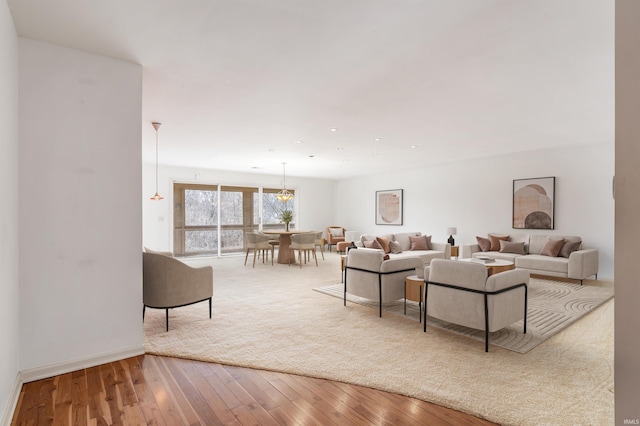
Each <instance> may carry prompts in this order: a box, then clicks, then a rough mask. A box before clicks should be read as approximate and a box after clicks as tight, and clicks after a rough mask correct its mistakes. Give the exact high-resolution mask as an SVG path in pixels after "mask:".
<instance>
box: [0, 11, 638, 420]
mask: <svg viewBox="0 0 640 426" xmlns="http://www.w3.org/2000/svg"><path fill="white" fill-rule="evenodd" d="M618 3H622V4H624V3H625V2H618ZM637 12H638V11H637V9H633V6H630V7H629V9H628V10H625V14H626V16H638V15H633V13H637ZM0 18H1V20H0V22H1V25H2V27H1V28H2V31H3V32H2V35H1V36H0V43H1V44H2V49H0V52H2V53H1V55H2V61H0V62H1V63H2V64H3V66H4V67H6V68H5V70H6V71H7V72H6V73H2V74H1V75H2V79H1V80H0V87H1V88H2V93H7V96H5V97H2V101H1V102H2V103H1V106H0V111H1V112H2V114H0V116H1V117H2V118H1V119H0V120H2V126H0V128H1V129H2V132H3V136H4V137H3V138H1V142H0V144H1V146H2V151H3V158H2V160H0V161H1V166H2V167H0V173H1V177H2V179H0V181H1V182H2V183H1V185H2V188H3V190H4V192H5V193H6V196H7V200H9V202H8V203H6V204H5V205H3V210H2V222H1V226H2V228H1V230H2V236H3V237H2V243H0V244H1V246H0V247H1V248H2V252H3V256H2V268H0V269H1V270H2V277H1V278H2V282H3V286H2V291H3V293H2V294H3V297H0V300H1V301H0V306H1V308H2V309H0V311H2V312H3V313H4V315H6V318H7V320H5V321H1V322H0V334H2V336H3V338H2V339H3V345H0V346H1V347H2V349H0V355H1V357H0V358H2V360H3V362H2V363H1V365H2V368H1V369H0V383H1V385H0V405H1V406H2V407H3V416H2V417H1V418H3V419H4V418H7V413H9V412H10V411H11V407H12V405H13V403H14V397H15V389H16V385H17V384H18V383H19V381H20V374H22V373H29V374H31V377H36V376H38V375H40V376H41V377H44V376H46V374H51V373H55V372H56V371H59V369H60V368H62V369H64V368H68V367H70V366H74V365H76V366H77V365H83V363H95V362H96V361H97V360H100V359H104V360H108V359H109V358H114V357H121V356H125V355H127V354H129V353H130V354H134V353H139V351H140V348H141V346H142V325H141V324H140V306H141V295H140V288H141V285H140V283H141V276H140V270H141V266H140V248H141V247H142V245H143V244H145V245H149V246H153V247H157V248H170V247H171V243H170V235H171V229H170V224H171V214H170V207H169V201H170V198H168V199H167V200H165V201H164V204H151V201H148V197H149V195H151V194H152V193H153V192H154V191H153V189H154V188H153V187H154V183H155V182H154V179H153V173H154V169H153V164H151V163H145V164H143V162H142V157H141V153H140V135H141V134H144V132H143V130H142V128H143V126H148V123H147V121H146V120H144V119H143V116H142V96H141V93H142V69H141V67H140V66H138V65H134V64H129V63H125V62H122V61H117V60H113V59H110V58H106V57H100V56H96V55H91V54H88V53H86V52H80V51H73V50H72V49H66V48H60V47H58V46H53V45H50V44H48V43H41V42H36V41H33V40H29V39H23V38H19V37H18V35H17V33H16V31H15V28H14V27H13V23H12V18H11V14H10V12H9V9H8V7H7V5H6V4H5V3H4V2H3V4H2V5H1V6H0ZM630 53H633V54H636V55H637V53H634V52H633V51H632V50H631V49H630ZM618 60H620V61H622V60H623V59H618ZM25 61H26V62H25ZM19 63H20V68H19ZM627 65H628V64H627ZM23 67H26V68H23ZM76 68H77V69H76ZM19 69H20V71H19ZM25 69H26V70H27V74H24V72H25V71H24V70H25ZM56 70H57V71H60V72H61V73H62V74H63V75H72V76H73V78H69V79H68V80H66V81H65V82H64V84H60V82H59V81H55V79H53V80H52V79H50V77H51V76H52V75H55V71H56ZM78 70H80V71H78ZM87 70H88V71H87ZM86 73H89V74H88V75H91V78H90V79H87V74H86ZM115 76H117V77H115ZM627 78H628V79H629V80H628V81H634V80H633V79H632V77H627ZM25 79H27V80H28V81H37V80H42V84H41V85H40V86H38V87H36V86H34V87H28V88H24V87H21V93H20V94H19V93H18V86H19V84H20V82H21V81H24V80H25ZM92 80H93V81H92ZM96 80H99V81H101V83H104V84H106V86H107V87H108V89H107V90H97V89H96V88H95V85H93V84H92V83H93V82H95V81H96ZM105 82H107V83H105ZM617 84H622V83H620V81H618V82H617ZM611 89H612V90H613V83H612V87H611ZM625 89H626V88H625ZM618 90H620V91H624V90H623V89H622V88H621V89H618ZM87 93H89V95H87ZM87 101H89V102H88V104H83V102H87ZM609 101H610V100H608V101H607V102H609ZM78 105H82V107H79V106H78ZM26 106H30V107H29V108H27V107H26ZM610 106H611V107H613V105H610ZM623 106H624V105H623ZM40 107H41V109H39V108H40ZM105 110H108V111H109V114H108V120H104V118H105V115H104V114H105ZM616 110H617V112H618V114H620V111H621V110H622V109H621V108H617V109H616ZM52 111H55V112H56V114H51V112H52ZM629 117H634V114H628V115H625V116H621V118H617V119H620V120H623V119H624V120H625V121H624V122H622V123H616V124H617V126H616V130H617V133H618V136H617V137H618V139H616V143H615V145H614V142H613V136H614V135H613V133H611V134H610V135H608V137H607V138H603V139H602V140H597V141H594V142H593V143H592V144H589V145H586V146H585V145H580V146H578V145H577V144H572V143H570V142H567V143H566V146H561V147H554V148H546V149H535V148H533V149H532V150H530V151H528V152H520V153H515V152H514V153H511V154H502V155H497V156H491V155H487V156H486V157H484V158H479V159H478V158H476V159H467V160H462V161H451V162H449V163H446V164H438V165H432V166H431V165H430V166H428V167H424V168H410V169H407V170H403V171H399V172H398V171H396V172H386V173H380V174H376V173H372V174H370V175H367V176H362V177H353V178H348V179H340V180H334V179H326V180H325V179H315V178H303V177H296V176H290V177H288V179H287V180H288V182H289V183H290V186H291V187H293V188H295V189H296V191H298V193H299V198H298V200H297V203H298V206H297V207H298V209H297V214H298V219H299V221H300V222H299V226H300V227H301V228H310V229H312V228H315V229H324V228H325V227H326V226H327V225H329V224H340V225H343V226H345V227H347V229H360V230H362V231H363V232H364V231H370V232H380V231H384V230H385V229H386V228H385V227H376V226H375V224H374V208H375V207H374V203H375V199H374V194H375V191H378V190H386V189H402V190H403V192H404V201H405V204H404V218H403V225H402V227H401V228H402V229H411V230H414V229H417V230H420V231H422V232H424V233H429V234H433V236H434V239H435V240H439V241H443V240H445V239H446V237H447V235H446V228H448V227H450V226H455V227H457V229H458V232H459V234H458V235H456V241H457V242H460V243H465V242H472V241H473V240H474V239H475V236H476V235H484V234H486V233H487V232H492V231H502V232H510V231H511V229H510V223H511V211H512V210H511V208H512V207H511V202H512V181H513V179H521V178H533V177H545V176H555V177H556V179H557V180H556V182H557V186H556V202H557V209H556V211H555V213H556V221H557V227H556V230H555V232H558V233H559V234H560V233H561V234H577V235H581V236H582V237H583V239H584V241H585V244H586V245H588V246H589V247H594V248H598V249H599V250H600V265H601V266H600V271H601V272H600V273H601V275H599V278H600V277H601V278H602V279H613V277H614V235H615V236H616V238H615V241H616V245H617V244H620V243H621V242H625V241H626V242H627V243H628V245H627V246H626V247H633V245H632V244H631V243H632V240H633V238H636V237H637V232H638V230H637V226H634V225H633V223H634V222H633V221H632V220H630V219H629V218H628V217H631V216H633V215H634V213H633V212H635V211H636V209H635V208H634V207H635V205H634V203H637V193H635V192H633V188H634V183H637V179H638V173H637V170H636V169H635V168H634V166H633V164H629V163H626V162H624V161H623V160H624V157H625V154H624V152H623V153H620V150H622V149H626V150H628V151H625V152H627V153H628V154H627V157H628V158H637V156H635V157H634V155H635V154H636V153H637V151H636V150H637V148H636V147H635V146H634V145H633V143H635V140H636V139H634V138H633V137H632V136H629V133H631V134H633V133H632V131H626V132H623V131H622V130H624V129H627V128H630V129H632V130H633V129H634V123H633V122H634V121H635V118H629ZM610 119H611V120H613V111H611V117H610ZM113 123H117V125H114V124H113ZM635 129H637V128H635ZM143 143H149V141H148V140H147V139H145V140H144V141H143ZM614 151H617V152H616V153H615V154H616V161H615V163H616V164H615V168H614ZM5 153H6V155H4V154H5ZM420 155H424V156H425V157H428V155H429V153H428V152H423V153H421V154H420ZM629 161H631V160H629ZM114 170H117V173H114ZM614 174H615V175H616V176H618V177H620V176H622V177H623V178H624V180H623V181H621V183H620V184H619V185H618V186H617V188H616V198H615V203H616V206H615V207H616V210H615V215H616V217H615V218H614V200H613V196H612V179H613V175H614ZM174 179H176V180H180V181H188V182H194V181H197V182H207V183H223V184H229V185H238V184H256V183H257V181H258V180H259V183H260V184H263V185H270V186H278V185H279V184H280V176H279V175H276V174H271V175H267V174H264V175H263V174H253V173H238V172H228V171H224V172H223V171H214V170H206V169H192V168H169V167H164V166H162V167H161V168H160V178H159V184H160V190H161V192H163V193H164V194H168V193H170V192H171V189H170V185H171V182H172V180H174ZM140 182H142V185H140V184H139V183H140ZM635 187H637V186H635ZM123 188H124V189H126V190H123ZM629 188H631V189H629ZM24 194H40V196H39V197H32V198H28V197H25V195H24ZM105 199H107V200H111V201H109V202H106V203H105ZM314 199H316V200H321V201H318V202H315V203H312V202H311V201H312V200H314ZM112 200H117V202H112ZM140 200H143V201H142V203H141V201H140ZM444 206H446V208H445V207H444ZM623 207H625V208H626V210H623ZM625 211H628V212H632V213H628V214H624V212H625ZM44 212H46V214H44ZM619 215H620V216H619ZM43 217H44V218H43ZM131 217H134V218H139V219H137V220H133V221H132V220H131V219H130V218H131ZM614 224H615V226H614ZM96 228H103V229H99V230H96ZM399 229H400V228H399ZM616 233H617V235H616ZM70 236H71V238H70ZM636 239H637V238H636ZM630 240H631V241H630ZM616 252H618V253H623V251H618V247H617V246H616ZM631 252H632V250H631V249H630V250H629V253H631ZM107 259H108V261H107ZM33 262H38V265H39V268H32V266H33ZM615 262H616V265H615V267H616V268H623V267H624V268H625V269H623V270H618V269H616V274H615V277H616V280H617V281H619V282H617V283H616V284H617V286H616V317H618V315H623V317H621V318H622V319H623V320H624V321H622V320H621V321H619V322H617V323H616V327H618V326H621V327H622V326H625V330H627V331H628V334H625V333H616V334H617V335H616V340H617V341H620V342H625V343H626V345H627V352H626V353H627V354H628V355H629V358H630V359H636V357H635V355H634V354H637V350H636V347H637V346H636V345H637V338H636V337H635V336H636V334H637V333H635V334H634V333H632V332H631V330H633V328H632V326H633V325H634V324H636V323H637V313H636V310H637V309H635V308H636V307H635V306H634V305H633V304H632V301H633V300H637V298H635V299H634V296H635V295H636V294H637V293H636V290H634V289H633V288H631V287H632V284H634V281H633V276H634V274H633V273H634V272H637V267H638V266H637V265H635V259H633V258H630V259H629V258H627V256H619V257H617V258H616V259H615ZM618 262H624V264H618ZM32 269H37V270H32ZM624 271H630V272H627V273H626V274H625V273H624ZM623 278H626V279H627V280H623ZM5 282H6V283H7V285H4V283H5ZM88 282H90V283H91V284H90V285H87V283H88ZM618 284H619V285H618ZM621 295H622V297H620V296H621ZM625 295H626V297H625ZM625 298H626V299H627V300H629V301H630V302H629V303H631V305H629V304H627V305H625V304H624V303H625V302H624V299H625ZM620 300H622V303H619V302H618V301H620ZM625 308H626V309H625ZM114 313H117V315H115V314H114ZM623 322H624V323H625V324H623ZM626 327H631V330H629V329H628V328H626ZM616 331H618V330H616ZM4 343H6V344H4ZM618 353H619V354H620V355H623V354H624V353H625V352H623V349H622V348H620V352H617V354H618ZM5 360H6V362H5ZM621 362H624V360H621ZM620 365H622V364H620ZM626 371H627V370H623V369H621V368H620V367H619V365H616V375H618V374H622V373H623V372H625V373H626ZM21 372H22V373H21ZM628 372H629V374H628V375H627V376H628V377H627V378H626V379H625V378H624V377H622V376H621V377H620V381H617V383H616V386H617V388H616V403H617V405H616V409H620V410H621V411H622V410H624V409H625V408H624V407H626V411H624V413H622V412H621V413H620V414H619V417H620V419H622V418H636V417H638V415H637V411H635V412H634V411H633V410H634V409H635V407H636V406H635V405H634V404H635V403H637V397H635V393H634V392H629V390H633V386H632V385H631V383H633V380H632V378H633V376H634V375H633V374H632V373H633V370H628ZM27 375H28V374H27ZM617 378H618V377H617ZM625 380H629V382H628V383H629V385H628V386H627V387H626V391H627V392H625V387H623V385H624V383H625ZM618 385H620V387H618ZM634 398H635V399H634ZM627 399H628V400H629V402H628V403H627V402H625V401H626V400H627ZM634 413H635V414H634ZM620 423H622V422H620Z"/></svg>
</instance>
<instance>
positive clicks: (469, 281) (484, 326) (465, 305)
mask: <svg viewBox="0 0 640 426" xmlns="http://www.w3.org/2000/svg"><path fill="white" fill-rule="evenodd" d="M424 274H425V275H424V280H425V291H424V306H425V311H424V331H425V332H426V331H427V312H428V315H429V316H431V317H432V318H439V319H441V320H443V321H447V322H451V323H454V324H458V325H462V326H464V327H469V328H474V329H476V330H484V332H485V333H484V335H485V352H489V332H493V331H497V330H500V329H502V328H504V327H506V326H508V325H510V324H513V323H514V322H516V321H519V320H524V327H523V328H524V330H523V332H524V333H525V334H526V332H527V288H528V285H529V271H526V270H522V269H514V270H511V271H505V272H500V273H498V274H494V275H491V276H490V277H489V278H487V268H486V266H485V265H484V264H481V263H474V262H459V261H455V260H444V259H433V260H432V261H431V264H430V266H427V267H426V268H424Z"/></svg>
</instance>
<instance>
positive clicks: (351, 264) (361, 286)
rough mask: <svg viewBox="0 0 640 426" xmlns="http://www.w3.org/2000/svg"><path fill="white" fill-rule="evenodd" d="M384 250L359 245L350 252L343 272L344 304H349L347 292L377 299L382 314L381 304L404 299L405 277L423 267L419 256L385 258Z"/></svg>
mask: <svg viewBox="0 0 640 426" xmlns="http://www.w3.org/2000/svg"><path fill="white" fill-rule="evenodd" d="M384 257H385V254H384V252H383V251H382V250H376V249H366V248H358V249H354V250H349V252H348V253H347V265H346V267H345V273H344V305H345V306H346V305H347V293H350V294H353V295H356V296H360V297H364V298H366V299H371V300H378V302H379V303H380V312H379V316H380V317H382V304H383V303H387V302H393V301H395V300H399V299H404V296H405V278H406V277H408V276H409V275H414V274H415V273H416V268H422V260H420V258H418V257H405V258H399V259H389V260H384Z"/></svg>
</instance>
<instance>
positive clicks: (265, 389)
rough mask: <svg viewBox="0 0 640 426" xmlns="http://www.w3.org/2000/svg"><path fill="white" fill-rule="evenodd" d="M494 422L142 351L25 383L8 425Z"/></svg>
mask: <svg viewBox="0 0 640 426" xmlns="http://www.w3.org/2000/svg"><path fill="white" fill-rule="evenodd" d="M44 424H47V425H49V424H52V425H74V426H75V425H143V424H148V425H222V424H224V425H227V424H228V425H271V424H283V425H290V424H291V425H331V424H339V425H352V424H353V425H363V424H375V425H400V424H404V425H418V424H422V425H492V424H493V423H490V422H487V421H484V420H481V419H478V418H475V417H473V416H469V415H467V414H464V413H460V412H457V411H454V410H451V409H448V408H444V407H441V406H438V405H435V404H430V403H428V402H424V401H420V400H417V399H413V398H408V397H404V396H400V395H395V394H391V393H386V392H382V391H378V390H373V389H369V388H365V387H361V386H354V385H348V384H345V383H340V382H332V381H328V380H323V379H314V378H309V377H302V376H295V375H291V374H282V373H274V372H270V371H263V370H253V369H248V368H239V367H232V366H227V365H220V364H211V363H205V362H199V361H192V360H185V359H177V358H168V357H161V356H154V355H142V356H138V357H134V358H128V359H125V360H121V361H118V362H112V363H109V364H104V365H100V366H97V367H92V368H88V369H85V370H80V371H76V372H73V373H68V374H63V375H60V376H56V377H53V378H50V379H45V380H39V381H35V382H31V383H26V384H25V385H23V387H22V391H21V392H20V398H19V401H18V404H17V407H16V411H15V414H14V418H13V422H12V425H44Z"/></svg>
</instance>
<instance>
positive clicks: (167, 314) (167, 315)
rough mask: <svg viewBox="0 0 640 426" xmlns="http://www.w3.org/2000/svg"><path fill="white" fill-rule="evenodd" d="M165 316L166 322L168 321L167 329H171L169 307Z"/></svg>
mask: <svg viewBox="0 0 640 426" xmlns="http://www.w3.org/2000/svg"><path fill="white" fill-rule="evenodd" d="M165 312H166V313H165V317H166V322H167V331H169V308H166V309H165Z"/></svg>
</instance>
